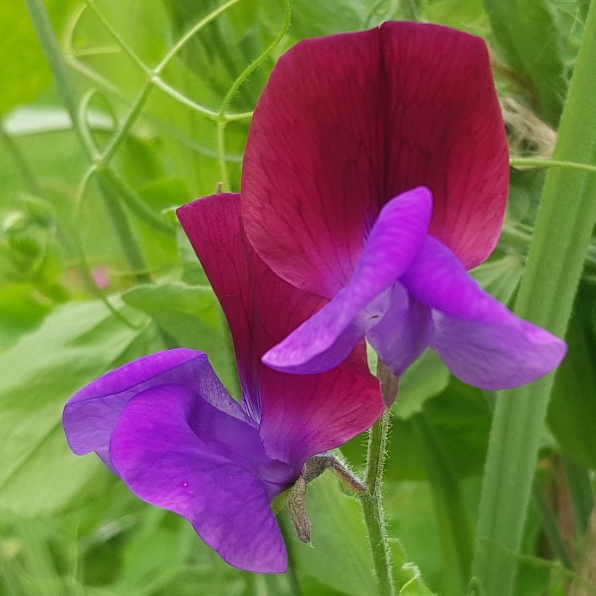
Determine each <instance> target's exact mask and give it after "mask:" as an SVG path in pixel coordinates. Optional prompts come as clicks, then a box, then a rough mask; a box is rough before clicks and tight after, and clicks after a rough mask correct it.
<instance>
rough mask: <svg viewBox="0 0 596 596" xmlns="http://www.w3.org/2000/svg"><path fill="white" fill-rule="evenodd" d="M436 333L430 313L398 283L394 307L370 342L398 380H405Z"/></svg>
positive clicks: (368, 336)
mask: <svg viewBox="0 0 596 596" xmlns="http://www.w3.org/2000/svg"><path fill="white" fill-rule="evenodd" d="M433 333H434V327H433V322H432V318H431V311H430V309H429V308H428V307H427V306H426V305H424V304H422V303H421V302H420V301H418V300H416V298H414V297H413V296H411V295H409V294H408V293H407V292H406V290H405V289H404V288H403V286H402V285H401V284H400V283H399V282H396V283H395V284H394V286H393V288H392V289H391V298H390V306H389V308H388V309H387V311H386V312H385V313H384V314H383V316H382V317H381V318H379V320H378V323H377V324H376V325H375V326H374V327H373V328H372V329H369V330H368V332H367V334H366V339H367V340H368V341H369V342H370V343H371V345H372V347H373V348H374V349H375V351H376V352H377V354H378V355H379V358H380V359H381V360H382V361H383V362H384V363H385V364H386V365H387V366H388V367H389V369H390V370H391V372H392V373H393V374H394V375H395V376H396V377H401V375H403V374H404V372H405V371H406V369H407V368H408V366H410V364H412V362H414V360H416V359H417V358H418V357H419V356H420V355H421V354H422V352H424V350H425V349H426V348H427V347H428V346H429V345H430V342H431V340H432V337H433Z"/></svg>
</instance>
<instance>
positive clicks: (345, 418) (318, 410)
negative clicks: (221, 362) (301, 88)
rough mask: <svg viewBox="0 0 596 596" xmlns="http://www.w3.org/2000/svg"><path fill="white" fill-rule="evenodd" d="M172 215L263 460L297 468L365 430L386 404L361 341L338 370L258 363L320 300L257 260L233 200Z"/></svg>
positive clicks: (221, 198) (222, 198) (218, 199)
mask: <svg viewBox="0 0 596 596" xmlns="http://www.w3.org/2000/svg"><path fill="white" fill-rule="evenodd" d="M178 216H179V218H180V221H181V223H182V226H183V227H184V230H185V232H186V233H187V235H188V237H189V238H190V241H191V243H192V245H193V247H194V249H195V251H196V253H197V255H198V257H199V259H200V260H201V263H202V264H203V267H204V268H205V272H206V274H207V277H208V278H209V281H210V282H211V284H212V286H213V289H214V291H215V293H216V294H217V297H218V298H219V300H220V302H221V304H222V307H223V309H224V312H225V314H226V317H227V319H228V323H229V325H230V330H231V332H232V337H233V339H234V346H235V349H236V355H237V359H238V368H239V373H240V377H241V384H242V387H243V399H244V400H245V403H246V404H250V408H251V411H255V412H258V413H259V414H260V418H259V419H261V429H260V433H261V436H262V438H263V442H264V444H265V448H266V450H267V453H268V455H269V456H270V457H274V458H276V459H280V460H282V461H285V462H288V463H290V464H291V465H292V466H294V467H295V468H296V469H298V470H299V469H300V468H301V467H302V464H303V463H304V461H305V460H306V459H307V458H308V457H310V456H311V455H314V454H316V453H320V452H321V451H325V450H327V449H331V448H333V447H337V446H339V445H341V444H342V443H343V442H345V441H346V440H348V439H349V438H351V437H353V436H354V435H356V434H358V433H360V432H362V431H363V430H365V429H366V428H368V427H369V426H371V425H372V423H373V422H374V421H375V420H376V419H377V418H378V416H379V415H380V414H381V413H382V411H383V408H384V404H383V401H382V399H381V396H380V392H379V389H378V384H377V382H376V380H375V379H374V377H372V375H371V374H370V373H369V371H368V367H367V364H366V354H365V350H364V344H363V342H360V343H359V345H357V346H356V349H355V350H354V351H353V352H352V354H350V355H349V357H348V358H347V359H346V361H345V362H344V363H343V364H342V365H341V366H340V367H339V368H337V369H336V370H334V371H331V372H329V373H324V374H320V375H307V376H300V377H296V376H289V375H284V374H281V373H278V372H276V371H273V370H270V369H268V368H267V367H265V366H264V365H263V364H262V363H261V357H262V356H263V354H264V353H265V352H266V351H267V350H269V349H270V348H271V347H273V346H274V345H276V344H277V343H279V342H280V341H281V340H282V339H283V338H284V337H286V335H288V334H289V333H290V332H291V331H293V330H294V329H295V328H296V327H297V326H298V325H299V324H300V323H302V322H303V321H304V320H306V319H308V318H309V317H311V316H312V315H313V314H314V313H315V312H316V311H317V310H319V309H320V307H321V306H322V305H323V304H324V303H325V300H323V299H321V298H320V297H318V296H314V295H312V294H309V293H307V292H303V291H300V290H297V289H296V288H295V287H293V286H291V285H290V284H288V283H286V282H285V281H283V280H282V279H280V278H279V277H277V275H275V274H274V273H273V272H272V271H271V269H269V268H268V267H267V266H266V265H265V263H264V262H263V261H262V260H261V259H260V258H259V257H258V255H257V254H256V253H255V252H254V250H253V249H252V247H251V246H250V244H249V243H248V241H247V240H246V237H245V236H244V232H243V229H242V224H241V220H240V205H239V197H238V195H214V196H211V197H207V198H205V199H200V200H199V201H194V202H193V203H190V204H188V205H185V206H184V207H182V208H180V209H179V210H178Z"/></svg>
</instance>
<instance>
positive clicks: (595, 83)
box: [473, 2, 596, 596]
mask: <svg viewBox="0 0 596 596" xmlns="http://www.w3.org/2000/svg"><path fill="white" fill-rule="evenodd" d="M595 65H596V3H594V2H592V4H591V7H590V12H589V14H588V18H587V21H586V25H585V30H584V38H583V41H582V46H581V48H580V51H579V55H578V58H577V64H576V67H575V73H574V75H573V80H572V82H571V86H570V89H569V95H568V98H567V102H566V105H565V109H564V112H563V116H562V118H561V126H560V129H559V140H558V143H557V147H556V149H555V153H554V156H553V157H554V159H555V160H556V161H560V162H572V163H587V164H593V163H594V162H595V161H596V111H595V110H594V109H593V102H594V97H595V96H596V70H595ZM595 182H596V176H595V175H594V174H593V173H592V172H588V171H582V170H579V169H570V168H568V167H565V168H564V167H557V168H550V169H549V172H548V174H547V178H546V183H545V188H544V193H543V196H542V202H541V206H540V210H539V213H538V218H537V221H536V229H535V232H534V236H533V239H532V244H531V246H530V251H529V254H528V261H527V266H526V270H525V273H524V276H523V278H522V282H521V285H520V291H519V297H518V300H517V302H516V308H515V312H516V314H517V315H519V316H520V317H522V318H525V319H529V320H531V321H532V322H534V323H536V324H538V325H540V326H542V327H545V328H547V329H549V330H551V331H553V332H554V333H556V334H557V335H558V336H560V337H563V336H564V335H565V330H566V327H567V322H568V320H569V316H570V313H571V308H572V305H573V298H574V295H575V292H576V289H577V285H578V282H579V278H580V275H581V271H582V266H583V263H584V258H585V255H586V251H587V248H588V244H589V241H590V236H591V233H592V227H593V225H594V221H595V220H596V192H595V191H596V184H595ZM553 379H554V375H553V374H550V375H547V376H546V377H543V378H542V379H540V380H539V381H536V382H534V383H531V384H529V385H526V386H524V387H520V388H518V389H513V390H509V391H504V392H501V393H500V394H499V397H498V399H497V405H496V408H495V416H494V420H493V427H492V430H491V435H490V440H489V448H488V453H487V461H486V467H485V473H484V478H483V486H482V496H481V501H480V511H479V517H478V527H477V534H476V537H477V538H476V549H475V553H474V563H473V573H474V575H475V576H476V577H477V581H478V583H479V584H480V585H481V587H482V590H483V594H485V596H510V594H512V592H513V588H514V583H515V575H516V570H517V553H518V552H519V548H520V544H521V539H522V534H523V528H524V524H525V520H526V511H527V507H528V502H529V499H530V494H531V487H532V479H533V476H534V470H535V466H536V458H537V454H538V448H539V446H540V439H541V434H542V431H543V426H544V421H545V416H546V411H547V406H548V399H549V396H550V392H551V389H552V385H553Z"/></svg>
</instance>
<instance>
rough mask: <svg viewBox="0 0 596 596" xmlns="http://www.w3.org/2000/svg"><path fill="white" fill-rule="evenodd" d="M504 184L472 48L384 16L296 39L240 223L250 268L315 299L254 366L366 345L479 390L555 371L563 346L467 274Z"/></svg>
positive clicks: (259, 127)
mask: <svg viewBox="0 0 596 596" xmlns="http://www.w3.org/2000/svg"><path fill="white" fill-rule="evenodd" d="M507 188H508V152H507V140H506V136H505V131H504V127H503V122H502V119H501V114H500V109H499V104H498V101H497V97H496V93H495V89H494V83H493V79H492V76H491V71H490V66H489V59H488V52H487V48H486V45H485V43H484V41H483V40H481V39H479V38H477V37H473V36H470V35H467V34H465V33H462V32H459V31H455V30H452V29H448V28H445V27H440V26H436V25H421V24H416V23H407V22H388V23H385V24H383V25H382V26H381V27H379V28H377V29H373V30H370V31H365V32H361V33H349V34H342V35H335V36H331V37H326V38H320V39H311V40H307V41H302V42H300V43H299V44H297V45H296V46H295V47H294V48H292V49H291V50H290V51H289V52H287V53H286V54H285V55H284V56H282V57H281V58H280V60H279V62H278V63H277V65H276V67H275V69H274V70H273V73H272V75H271V78H270V80H269V82H268V84H267V86H266V88H265V90H264V92H263V94H262V96H261V98H260V100H259V103H258V105H257V108H256V110H255V113H254V117H253V121H252V124H251V129H250V132H249V137H248V141H247V146H246V152H245V158H244V163H243V176H242V216H243V219H244V222H245V227H246V233H247V236H248V238H249V240H250V242H251V244H252V245H253V247H254V248H255V250H256V251H257V253H258V254H259V255H260V256H261V258H262V259H263V260H264V261H265V262H266V263H267V264H268V265H269V266H270V267H271V268H272V269H273V270H274V271H275V272H276V273H277V274H278V275H279V276H280V277H282V278H283V279H285V280H286V281H288V282H289V283H291V284H292V285H294V286H295V287H296V288H300V289H302V290H306V291H309V292H312V293H314V294H317V295H319V296H321V297H324V298H325V299H326V300H327V303H326V304H325V305H324V306H323V307H322V309H321V310H320V311H319V312H317V313H316V314H315V315H314V316H313V317H312V318H310V319H308V320H306V321H305V322H304V323H303V324H302V325H300V326H299V327H298V328H297V329H296V330H295V331H294V332H293V333H291V334H290V335H289V336H288V337H287V338H286V339H285V340H284V341H282V342H281V343H280V344H279V345H277V346H276V347H274V348H273V349H272V350H270V351H269V352H267V353H266V354H265V357H264V362H265V363H266V364H268V365H269V366H271V367H273V368H275V369H278V370H283V371H287V372H294V373H302V374H304V373H318V372H321V371H325V370H329V369H331V368H333V367H334V366H336V365H337V364H338V363H340V362H342V361H343V359H344V358H345V357H346V356H347V355H348V354H349V353H350V351H351V350H352V348H353V347H354V345H355V344H356V343H357V342H358V341H359V340H360V339H361V338H362V337H363V336H365V337H366V338H367V340H368V341H369V342H370V343H371V344H372V346H373V347H374V348H375V349H376V351H377V352H378V354H379V357H380V358H381V360H382V361H383V362H384V363H385V364H386V365H387V366H388V367H389V368H390V369H391V370H392V371H393V373H394V374H395V375H401V374H402V373H403V372H404V370H405V369H406V368H407V367H408V366H409V365H410V364H411V363H412V362H413V360H414V359H416V358H417V357H418V356H419V355H420V354H421V353H422V351H423V350H424V349H425V348H427V347H429V346H430V347H431V348H433V349H434V350H435V351H436V352H437V353H438V354H439V355H440V356H441V358H442V359H443V361H444V362H445V364H446V365H447V367H448V368H449V369H450V370H451V371H452V372H453V374H455V375H456V376H457V377H459V378H460V379H462V380H463V381H465V382H467V383H470V384H472V385H476V386H478V387H481V388H484V389H499V388H507V387H513V386H517V385H520V384H523V383H527V382H529V381H532V380H534V379H536V378H537V377H539V376H541V375H543V374H545V373H546V372H548V371H550V370H551V369H553V368H554V367H555V366H557V365H558V364H559V362H560V361H561V359H562V358H563V356H564V354H565V350H566V346H565V343H564V342H562V341H561V340H560V339H558V338H556V337H554V336H553V335H551V334H550V333H548V332H547V331H545V330H543V329H540V328H538V327H536V326H534V325H532V324H530V323H528V322H526V321H523V320H520V319H519V318H516V317H515V316H514V315H513V314H512V313H511V312H510V311H508V310H507V309H506V308H505V307H504V306H502V305H501V304H500V303H498V302H497V301H496V300H494V299H493V298H491V297H490V296H489V295H488V294H486V293H485V292H484V291H483V290H482V289H481V288H480V287H479V286H478V284H476V282H475V281H474V280H473V279H472V278H471V277H470V276H469V275H468V273H467V270H469V269H470V268H472V267H475V266H476V265H478V264H480V263H481V262H483V261H484V260H485V259H486V258H487V257H488V256H489V254H490V253H491V251H492V250H493V248H494V247H495V245H496V242H497V239H498V236H499V233H500V229H501V225H502V220H503V216H504V210H505V205H506V197H507Z"/></svg>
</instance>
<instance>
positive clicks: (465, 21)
mask: <svg viewBox="0 0 596 596" xmlns="http://www.w3.org/2000/svg"><path fill="white" fill-rule="evenodd" d="M422 7H423V11H424V15H425V17H426V18H427V19H428V21H430V22H431V23H439V24H440V25H447V27H454V28H456V29H461V30H462V31H467V32H468V33H472V34H474V35H484V36H485V35H486V34H487V33H488V32H489V31H490V27H489V24H488V18H487V16H486V13H485V12H484V8H483V7H482V0H425V1H424V2H423V3H422Z"/></svg>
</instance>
